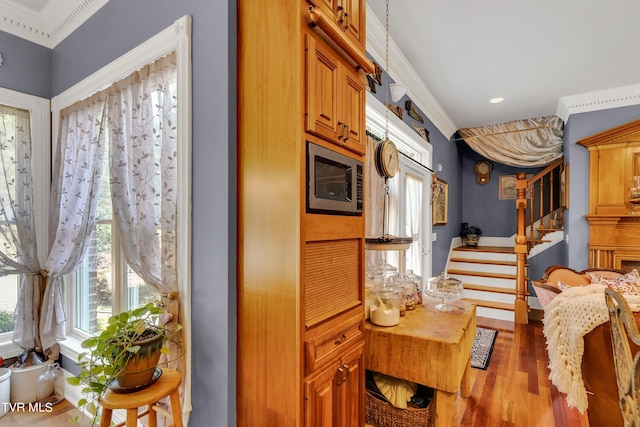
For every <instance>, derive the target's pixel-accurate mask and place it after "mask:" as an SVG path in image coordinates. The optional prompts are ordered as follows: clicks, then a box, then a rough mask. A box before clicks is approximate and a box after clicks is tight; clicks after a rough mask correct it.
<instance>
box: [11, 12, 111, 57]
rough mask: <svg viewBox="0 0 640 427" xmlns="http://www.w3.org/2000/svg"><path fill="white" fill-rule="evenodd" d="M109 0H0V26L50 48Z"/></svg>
mask: <svg viewBox="0 0 640 427" xmlns="http://www.w3.org/2000/svg"><path fill="white" fill-rule="evenodd" d="M108 1H109V0H0V30H1V31H5V32H7V33H9V34H13V35H15V36H18V37H21V38H23V39H26V40H29V41H31V42H34V43H37V44H40V45H42V46H45V47H48V48H54V47H55V46H56V45H57V44H58V43H60V42H61V41H62V40H64V38H65V37H67V36H68V35H69V34H70V33H71V32H73V31H74V30H75V29H77V28H78V27H79V26H80V25H82V23H84V22H85V21H86V20H87V19H88V18H89V17H90V16H91V15H93V14H94V13H95V12H97V11H98V9H100V8H101V7H102V6H104V4H105V3H107V2H108Z"/></svg>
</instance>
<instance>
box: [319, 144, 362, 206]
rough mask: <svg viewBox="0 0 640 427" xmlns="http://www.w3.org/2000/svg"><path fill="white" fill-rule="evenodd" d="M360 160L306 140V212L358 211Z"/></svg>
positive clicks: (359, 199) (359, 203)
mask: <svg viewBox="0 0 640 427" xmlns="http://www.w3.org/2000/svg"><path fill="white" fill-rule="evenodd" d="M363 171H364V168H363V165H362V162H361V161H359V160H356V159H354V158H352V157H349V156H345V155H344V154H340V153H337V152H335V151H332V150H329V149H327V148H325V147H322V146H320V145H317V144H314V143H312V142H307V212H311V213H328V214H342V215H361V214H362V211H363V209H364V195H363V194H364V188H363Z"/></svg>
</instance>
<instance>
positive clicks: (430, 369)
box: [365, 300, 476, 427]
mask: <svg viewBox="0 0 640 427" xmlns="http://www.w3.org/2000/svg"><path fill="white" fill-rule="evenodd" d="M436 304H437V302H435V300H433V302H431V300H429V301H427V302H426V304H425V306H423V305H420V304H419V305H418V306H417V307H416V309H415V310H410V311H407V313H406V315H405V316H403V317H401V318H400V324H398V325H397V326H391V327H382V326H376V325H373V324H372V323H371V322H369V321H368V320H367V322H366V325H365V366H366V368H367V369H369V370H371V371H376V372H380V373H383V374H386V375H391V376H393V377H396V378H401V379H405V380H407V381H412V382H416V383H419V384H422V385H425V386H428V387H431V388H433V389H434V390H435V393H434V396H435V405H436V407H435V413H436V419H435V426H436V427H449V426H451V420H452V419H453V415H454V403H455V399H456V396H457V394H458V392H460V395H462V396H465V397H468V396H469V395H470V394H471V385H472V384H471V375H470V372H469V371H470V369H471V347H472V346H473V341H474V339H475V336H476V306H475V305H474V304H472V303H468V302H466V301H455V302H453V303H451V305H452V306H453V307H454V309H453V310H452V311H448V312H442V311H438V310H436V308H435V305H436Z"/></svg>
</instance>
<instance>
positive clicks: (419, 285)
mask: <svg viewBox="0 0 640 427" xmlns="http://www.w3.org/2000/svg"><path fill="white" fill-rule="evenodd" d="M407 280H409V281H411V282H413V283H415V285H416V289H415V290H416V295H415V298H416V304H422V288H423V284H422V277H421V276H418V275H417V274H415V273H414V272H413V270H407Z"/></svg>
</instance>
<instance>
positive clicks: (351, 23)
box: [307, 0, 366, 51]
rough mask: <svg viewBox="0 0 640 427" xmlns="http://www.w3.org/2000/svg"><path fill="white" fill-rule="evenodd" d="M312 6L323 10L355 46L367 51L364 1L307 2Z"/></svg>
mask: <svg viewBox="0 0 640 427" xmlns="http://www.w3.org/2000/svg"><path fill="white" fill-rule="evenodd" d="M307 1H308V3H309V4H310V5H311V6H314V7H319V8H321V9H322V10H323V11H324V12H325V13H326V14H327V15H328V16H330V17H331V18H332V20H333V22H334V23H335V25H336V27H337V28H338V29H339V30H340V31H342V32H343V33H344V34H345V35H346V36H347V38H349V40H351V41H352V42H353V43H354V44H355V45H357V46H358V47H359V48H361V49H362V50H363V51H364V50H365V47H366V46H365V43H366V39H365V32H364V29H365V26H366V15H365V10H366V7H365V3H364V0H307Z"/></svg>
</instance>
